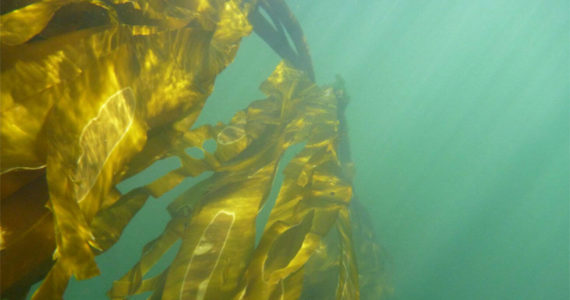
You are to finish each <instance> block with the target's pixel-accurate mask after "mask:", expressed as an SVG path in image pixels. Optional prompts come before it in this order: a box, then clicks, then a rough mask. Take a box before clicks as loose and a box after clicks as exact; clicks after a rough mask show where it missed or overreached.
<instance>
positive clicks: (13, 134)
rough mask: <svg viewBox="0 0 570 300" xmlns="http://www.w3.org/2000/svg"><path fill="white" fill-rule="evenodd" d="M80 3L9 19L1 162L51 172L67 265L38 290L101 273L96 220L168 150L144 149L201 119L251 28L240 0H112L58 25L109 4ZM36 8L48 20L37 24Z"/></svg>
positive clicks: (53, 4)
mask: <svg viewBox="0 0 570 300" xmlns="http://www.w3.org/2000/svg"><path fill="white" fill-rule="evenodd" d="M71 2H73V3H72V4H69V5H67V6H64V4H66V3H68V2H65V1H47V0H46V1H37V2H35V3H32V4H30V5H29V6H26V7H23V8H20V9H17V10H15V11H12V12H9V13H7V14H5V15H3V16H2V20H1V21H2V24H3V25H6V26H2V29H1V30H2V31H1V34H2V37H3V41H6V43H3V44H2V51H1V53H2V54H1V55H2V62H3V64H2V75H1V84H2V111H1V115H2V126H1V128H2V132H1V142H2V145H3V150H2V157H1V159H2V162H3V165H2V166H1V168H2V169H1V170H2V172H3V173H9V172H15V170H26V169H29V168H38V167H46V169H47V183H48V189H49V207H50V209H51V211H52V213H53V216H54V221H55V226H56V229H55V233H56V236H55V237H56V244H57V249H56V252H55V256H54V257H55V258H56V259H57V262H56V266H55V267H54V268H53V269H52V272H51V273H50V275H49V276H48V278H47V279H46V281H45V282H44V284H43V285H42V287H41V288H40V289H39V291H38V293H37V295H36V296H37V297H44V298H50V299H53V298H58V297H60V295H61V293H62V292H63V288H64V287H65V283H66V281H67V278H69V276H70V275H71V274H74V275H75V276H76V277H77V278H79V279H82V278H87V277H90V276H93V275H96V274H97V273H98V270H97V267H96V265H95V262H94V260H93V252H92V249H91V246H90V244H91V245H95V246H97V241H95V240H93V235H92V233H91V231H92V230H91V223H92V219H93V217H94V216H95V215H96V214H97V212H98V211H99V210H100V209H101V208H103V207H106V206H109V205H111V204H113V203H114V202H115V201H117V199H119V195H117V192H116V191H115V190H114V188H113V187H114V185H115V184H116V183H118V182H119V181H120V180H121V179H122V178H123V177H124V176H125V175H126V174H129V170H132V169H141V168H144V167H145V166H147V165H148V164H151V163H152V162H153V161H154V160H156V159H157V158H158V156H154V157H152V158H151V159H148V161H146V162H145V163H144V164H145V165H143V166H141V165H136V164H134V165H133V164H132V163H131V161H132V160H133V161H137V160H136V159H134V157H135V155H138V154H140V153H149V152H153V150H145V149H147V148H148V147H151V148H152V147H153V146H154V145H155V142H154V140H155V139H158V138H157V136H159V135H162V134H164V135H166V136H171V137H174V136H178V135H181V134H183V131H182V130H181V128H184V127H185V128H188V127H189V126H190V125H191V124H192V123H193V122H194V120H195V119H196V117H197V115H198V113H199V111H200V109H201V108H202V106H203V103H204V101H205V99H206V97H207V96H208V95H209V93H210V92H211V90H212V87H213V82H214V78H215V76H216V75H217V74H218V73H219V72H220V71H221V70H222V69H223V68H224V67H225V66H226V65H227V64H228V63H230V62H231V60H232V59H233V57H234V55H235V53H236V50H237V46H238V44H239V41H240V38H241V37H243V36H244V35H247V34H248V33H249V32H250V27H249V25H248V23H247V18H246V13H247V12H246V11H241V10H240V8H239V3H237V2H234V1H211V2H210V1H205V0H203V1H189V2H188V3H191V4H192V5H190V6H189V7H186V6H185V7H180V9H177V5H176V2H172V3H168V5H158V6H155V7H154V8H153V9H152V10H149V9H148V7H147V6H145V7H144V9H143V8H141V9H140V10H137V9H136V7H137V6H136V5H134V7H135V9H134V10H132V9H131V10H126V9H125V5H132V4H133V3H134V4H136V3H135V2H132V3H131V1H117V3H110V4H109V5H104V7H105V10H106V11H107V13H108V17H107V20H108V21H107V22H106V23H105V22H103V23H102V24H97V26H94V27H88V28H79V29H81V30H77V31H71V32H67V31H65V30H63V29H62V30H63V31H61V32H58V31H57V30H56V29H58V28H62V27H61V26H60V25H61V24H65V22H66V19H62V18H63V17H61V15H64V16H65V14H59V15H58V12H59V11H60V10H64V9H67V10H71V11H73V9H76V8H77V9H79V7H81V9H82V10H87V11H89V10H90V9H99V8H96V7H99V6H97V5H101V3H100V2H99V1H71ZM84 3H85V4H88V5H87V6H74V5H76V4H77V5H79V4H84ZM93 3H95V4H96V5H92V4H93ZM152 3H155V4H156V3H157V2H152ZM163 4H164V3H163ZM89 5H91V6H89ZM192 7H196V8H199V10H197V11H192ZM58 9H59V10H58ZM31 12H33V14H31ZM174 12H176V13H174ZM129 14H130V15H129ZM31 15H33V16H36V17H37V18H41V19H42V20H40V21H38V22H37V23H36V24H35V25H34V26H35V27H29V26H28V27H26V24H29V23H30V22H31V20H30V19H29V17H30V16H31ZM56 16H57V17H56ZM144 16H150V17H149V18H146V19H145V18H143V17H144ZM52 17H53V19H52ZM151 17H156V18H159V19H162V20H167V21H165V22H154V21H153V20H152V19H150V18H151ZM137 18H140V19H138V20H137ZM50 19H52V20H51V21H50ZM133 20H137V21H136V23H137V24H139V25H131V24H132V23H131V22H132V21H133ZM193 20H197V22H193V23H192V26H187V27H183V26H184V25H186V24H188V23H189V22H191V21H193ZM141 24H142V25H141ZM42 27H43V28H42ZM19 28H20V29H21V28H27V29H26V30H23V29H22V30H20V29H19ZM54 28H56V29H54ZM36 34H37V36H36V37H35V38H32V37H34V35H36ZM4 37H6V39H4ZM31 38H32V39H31ZM30 39H31V40H30ZM43 39H45V40H43ZM28 40H30V41H29V42H26V41H28ZM10 45H11V46H10ZM35 78H40V80H35ZM159 128H160V129H159ZM185 128H184V129H185ZM147 140H148V143H147ZM167 146H168V144H165V145H163V147H162V149H160V151H158V152H160V153H163V154H164V153H166V152H167V151H168V150H167ZM13 213H17V212H13ZM48 287H49V288H48Z"/></svg>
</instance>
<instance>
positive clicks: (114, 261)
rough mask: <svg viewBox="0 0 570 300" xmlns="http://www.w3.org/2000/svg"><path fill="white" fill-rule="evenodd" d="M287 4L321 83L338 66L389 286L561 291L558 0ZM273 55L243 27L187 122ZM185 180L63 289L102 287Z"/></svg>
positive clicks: (563, 26)
mask: <svg viewBox="0 0 570 300" xmlns="http://www.w3.org/2000/svg"><path fill="white" fill-rule="evenodd" d="M288 3H289V5H290V6H291V7H292V9H293V10H294V12H295V13H296V15H297V17H298V18H299V21H300V23H301V25H302V26H303V28H304V30H305V34H306V36H307V40H308V42H309V44H310V47H311V52H312V55H313V60H314V64H315V69H316V74H317V80H318V82H319V83H328V82H331V81H332V80H333V78H334V75H335V74H337V73H338V74H342V76H343V77H344V78H345V80H346V83H347V88H348V90H349V93H350V95H351V98H352V102H351V104H350V106H349V108H348V110H347V114H348V116H347V118H348V122H349V126H350V132H349V133H350V136H351V143H352V148H353V153H352V155H353V160H354V161H355V163H356V168H357V174H356V182H355V185H356V191H357V193H358V195H359V197H360V199H361V200H362V201H363V202H364V203H365V205H366V206H367V207H368V208H369V212H370V214H371V217H372V219H373V220H374V223H375V229H376V231H377V235H378V239H379V242H380V243H381V244H382V245H383V246H384V247H385V249H386V251H387V253H388V255H389V257H388V258H387V260H388V264H389V274H390V277H391V278H392V284H393V287H394V294H393V297H392V298H393V299H444V300H445V299H461V300H463V299H547V300H557V299H561V300H566V299H569V298H570V296H569V271H568V269H569V223H568V220H569V166H570V161H569V158H570V155H569V120H568V118H569V100H570V90H569V87H570V82H569V79H570V71H569V53H570V47H569V42H570V39H569V37H570V31H569V28H570V23H569V20H570V16H569V14H570V7H569V6H570V5H569V2H568V1H555V0H553V1H527V0H518V1H514V0H512V1H502V0H494V1H491V0H476V1H410V0H406V1H404V0H401V1H384V0H378V1H374V0H344V1H341V0H326V1H325V0H317V1H307V0H294V1H293V0H289V1H288ZM278 60H279V59H278V57H277V56H276V55H275V54H273V53H272V52H271V50H270V49H269V48H268V47H267V46H265V45H264V44H263V42H261V41H260V40H259V38H257V37H255V36H251V37H249V38H247V39H246V40H244V43H243V46H242V47H241V49H240V52H239V54H238V56H237V58H236V61H235V63H234V64H232V65H230V66H229V68H228V69H227V70H226V71H225V72H224V73H223V74H222V75H221V76H220V77H219V79H218V81H217V84H216V90H215V92H214V94H213V96H212V97H211V99H209V100H208V101H209V102H208V103H207V105H206V107H205V111H204V113H203V115H202V116H201V117H200V119H199V123H200V124H203V123H211V122H214V121H218V120H220V121H227V120H229V118H230V117H231V116H232V115H233V113H234V112H235V111H237V110H239V109H241V108H243V107H245V106H246V105H247V104H248V103H249V102H250V101H251V100H253V99H257V98H260V97H261V94H260V92H259V91H258V90H257V87H258V85H259V83H261V82H262V81H263V80H264V79H265V78H266V77H267V76H268V75H269V74H270V72H271V71H272V69H273V68H274V66H275V65H276V64H277V62H278ZM174 167H175V164H173V162H172V161H167V162H163V163H162V164H161V165H159V166H154V167H153V168H154V169H153V172H165V171H166V170H168V169H170V168H174ZM153 172H148V173H145V174H151V173H153ZM145 176H150V175H144V176H141V177H138V178H137V180H138V181H130V182H127V183H125V184H123V189H125V190H126V189H128V188H129V186H133V185H140V184H141V183H143V182H145V180H146V181H149V180H150V177H148V178H145ZM191 182H193V181H192V180H188V181H187V182H185V183H186V184H190V183H191ZM182 189H184V187H181V188H178V189H176V190H174V191H172V192H171V193H169V194H167V195H166V196H165V197H164V199H160V200H152V201H149V202H148V203H147V205H146V207H145V208H144V209H143V211H142V212H141V213H140V214H139V215H138V216H137V217H136V219H135V220H134V221H133V224H131V225H130V226H129V227H128V228H127V230H126V232H125V236H124V238H123V239H122V240H121V241H120V242H119V243H118V244H117V245H116V246H114V247H113V248H112V249H111V250H110V251H109V252H107V253H105V254H104V255H101V256H99V257H98V259H97V260H98V262H99V264H100V265H101V269H102V271H103V274H104V275H103V276H100V277H98V278H94V279H91V280H87V281H83V282H77V281H73V282H72V283H71V284H70V286H69V289H68V291H67V292H66V299H104V297H105V296H104V295H105V292H106V291H107V290H108V289H109V288H110V284H111V282H112V281H113V280H116V279H118V278H119V277H120V276H122V275H123V274H124V273H125V272H126V271H127V270H128V269H129V268H130V267H131V266H132V265H133V264H134V263H135V262H136V261H137V260H138V258H139V256H140V249H141V248H142V246H143V245H144V244H145V243H146V242H148V241H149V240H151V239H152V238H154V237H155V236H157V235H158V234H159V233H160V232H161V231H162V229H163V226H164V224H165V222H166V220H167V219H168V215H167V213H166V211H165V210H164V207H165V206H166V204H167V203H168V201H169V200H170V199H172V198H173V197H174V196H175V195H176V193H177V192H180V191H181V190H182Z"/></svg>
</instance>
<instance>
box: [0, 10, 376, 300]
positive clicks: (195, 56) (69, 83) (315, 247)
mask: <svg viewBox="0 0 570 300" xmlns="http://www.w3.org/2000/svg"><path fill="white" fill-rule="evenodd" d="M268 2H276V3H279V5H284V3H282V2H281V1H278V0H277V1H268ZM22 5H25V6H22ZM266 5H267V4H266ZM7 6H8V7H10V9H12V10H11V11H8V12H4V11H3V15H2V17H1V19H0V21H1V25H2V29H1V31H0V33H1V37H2V53H1V55H2V56H1V58H2V66H1V68H2V74H1V80H2V82H1V84H2V108H1V109H2V110H1V113H2V129H1V138H2V140H1V142H2V151H1V159H2V166H1V168H2V169H1V172H2V224H1V225H2V240H1V241H2V245H1V249H2V253H1V255H2V260H1V261H2V295H3V297H7V298H17V297H20V296H22V295H25V294H26V292H27V290H28V288H29V286H30V285H31V284H32V283H33V282H35V281H37V280H39V279H43V278H45V279H44V281H43V283H42V285H41V286H40V288H39V289H38V290H37V291H36V292H35V294H34V299H58V298H61V297H62V295H63V292H64V290H65V287H66V285H67V282H68V280H69V278H70V277H71V276H72V275H73V276H75V277H76V278H78V279H84V278H89V277H92V276H95V275H98V274H99V271H98V268H97V265H96V263H95V261H94V256H95V255H96V254H98V253H100V252H101V251H105V250H106V249H108V248H109V247H111V246H112V245H113V244H115V243H116V242H117V241H118V239H119V237H120V235H121V232H122V230H123V229H124V228H125V226H126V225H127V224H128V223H129V221H130V219H131V218H132V217H133V216H134V215H135V214H136V212H137V211H138V210H139V209H140V208H141V207H142V206H143V205H144V203H145V202H146V200H147V199H148V197H149V196H153V197H160V196H161V195H162V194H164V193H165V192H167V191H169V190H171V189H172V188H174V187H175V186H177V185H178V184H179V183H181V182H182V180H183V179H185V178H187V177H194V176H198V175H200V174H202V173H203V172H206V171H209V172H213V175H211V176H210V177H208V178H207V179H205V180H203V181H201V182H199V183H197V184H196V185H193V186H191V187H190V188H189V189H188V190H186V191H185V192H184V193H182V195H180V196H179V197H178V198H177V199H176V200H174V201H173V202H172V203H171V204H170V206H169V212H170V215H171V217H172V218H171V221H170V222H169V223H168V225H167V226H166V228H165V230H164V232H163V233H162V234H161V235H160V236H159V237H157V238H156V239H155V240H153V241H152V242H150V243H149V244H147V245H146V246H145V248H144V249H143V251H142V256H141V259H140V261H139V262H138V263H137V264H136V265H135V266H134V267H133V268H132V269H131V270H130V271H129V272H128V273H127V274H126V275H125V276H124V277H122V278H120V279H118V280H117V281H115V283H114V285H113V287H112V289H111V290H110V291H109V293H108V295H109V297H110V298H112V299H125V298H127V297H129V296H130V295H134V294H138V293H142V292H148V291H152V296H151V299H297V298H303V299H316V298H319V299H330V298H335V297H336V298H337V299H358V298H359V297H360V296H362V298H365V299H378V298H379V297H380V296H382V295H383V294H384V292H385V288H386V286H385V284H384V281H383V279H382V276H383V273H382V271H383V266H382V264H381V260H380V256H379V247H378V245H377V244H376V243H375V242H374V240H373V233H372V232H371V231H370V225H369V224H367V223H365V222H363V220H365V218H364V217H361V216H360V215H362V214H363V213H364V212H363V210H362V209H361V208H360V206H359V205H355V204H352V205H351V200H352V201H353V202H354V201H355V200H353V198H354V196H353V190H352V183H351V180H352V178H351V175H350V174H351V172H350V170H351V169H352V166H351V162H350V160H349V155H346V154H345V155H343V154H342V153H341V152H343V151H345V152H346V150H345V149H346V148H347V146H346V145H347V144H348V141H347V137H346V127H345V124H344V117H343V113H344V107H345V105H346V103H347V100H348V98H347V96H346V93H345V92H344V89H343V87H342V86H341V85H340V84H337V85H334V86H325V87H319V86H317V85H315V84H314V82H313V81H312V73H311V72H309V74H307V72H305V71H304V70H299V69H297V68H295V67H293V66H292V64H290V63H287V62H282V63H280V64H279V65H278V66H277V67H276V69H275V71H274V72H273V74H272V75H271V76H270V77H269V78H268V79H267V80H266V82H264V83H263V84H262V85H261V90H262V91H263V92H264V93H265V94H266V96H267V98H265V99H263V100H258V101H255V102H253V103H252V104H250V105H249V106H248V107H247V108H246V109H244V110H242V111H239V112H237V113H236V114H235V115H234V117H233V118H232V120H231V121H230V122H229V124H221V123H220V124H217V125H211V126H210V125H206V126H202V127H199V128H196V129H193V130H188V128H190V127H191V126H192V124H193V123H194V121H195V120H196V118H197V116H198V114H199V113H200V110H201V108H202V107H203V104H204V101H205V100H206V98H207V97H208V95H209V94H210V92H211V91H212V88H213V83H214V79H215V77H216V75H217V74H218V73H219V72H220V71H221V70H223V69H224V68H225V67H226V66H227V65H228V64H229V63H230V62H231V61H232V60H233V58H234V55H235V53H236V51H237V48H238V46H239V42H240V39H241V38H242V37H243V36H245V35H247V34H249V33H250V31H251V26H250V24H249V22H248V15H249V14H250V11H255V10H256V9H257V7H256V4H255V3H253V2H247V3H242V2H240V1H233V0H228V1H223V0H212V1H207V0H198V1H192V0H189V1H184V2H180V1H166V2H164V1H148V2H147V1H134V0H133V1H128V0H127V1H125V0H121V1H105V2H100V1H96V0H92V1H89V0H87V1H76V0H75V1H71V0H70V1H49V0H44V1H35V2H33V3H31V4H30V3H28V2H25V3H24V2H20V1H12V2H11V3H9V5H7ZM77 14H80V15H83V16H85V18H84V19H82V18H72V17H70V16H73V15H77ZM207 141H215V143H216V148H215V151H214V152H212V153H210V152H208V151H206V150H205V149H204V148H205V143H206V142H207ZM300 143H303V144H304V148H303V149H302V150H301V151H300V152H299V153H298V154H297V155H296V156H295V157H294V158H293V159H292V160H291V162H290V163H289V164H288V165H287V166H286V167H285V170H284V179H283V184H282V186H281V188H280V190H279V194H278V197H277V200H276V203H275V205H274V207H273V209H272V210H271V213H270V216H269V220H268V222H267V224H266V225H265V229H264V232H263V235H262V237H261V240H260V242H259V245H257V247H256V246H255V230H256V228H255V219H256V217H257V214H258V213H259V211H260V208H261V207H262V206H263V205H264V203H265V201H266V200H267V198H268V195H269V192H270V190H271V188H272V185H273V184H274V182H275V180H274V177H275V176H276V172H277V166H278V164H279V161H280V159H281V157H282V155H283V153H284V152H285V151H286V150H287V149H288V148H289V147H291V146H292V145H296V144H300ZM343 145H344V146H343ZM190 148H192V149H200V150H202V152H203V156H201V157H200V158H196V157H193V156H190V155H189V154H188V153H187V152H186V150H187V149H190ZM343 149H344V150H343ZM173 156H175V157H178V158H179V159H180V161H181V163H182V166H181V167H180V168H178V169H176V170H174V171H172V172H170V173H168V174H166V175H165V176H163V177H161V178H159V179H157V180H156V181H154V182H152V183H150V184H148V185H146V186H142V187H139V188H137V189H134V190H132V191H130V192H128V193H126V194H124V195H122V194H121V193H120V192H119V191H118V190H117V189H116V188H115V185H116V184H118V183H119V182H121V181H123V180H124V179H126V178H129V177H131V176H133V175H135V174H137V173H139V172H141V171H142V170H144V169H145V168H146V167H148V166H150V165H151V164H152V163H154V162H155V161H157V160H160V159H164V158H167V157H173ZM44 205H46V206H47V207H48V209H45V207H44ZM355 214H357V215H358V217H357V218H356V219H355V218H353V220H352V221H351V215H355ZM353 235H354V236H356V237H358V243H356V244H355V243H354V241H353V238H352V236H353ZM178 240H181V241H182V244H181V247H180V249H179V251H178V254H177V255H176V257H175V259H174V261H173V262H172V263H171V264H170V266H168V267H167V268H165V269H164V270H163V271H162V272H161V273H160V274H159V275H157V276H154V277H151V278H146V277H145V275H146V273H147V272H148V271H149V270H150V269H151V268H152V267H153V266H154V265H155V264H156V263H157V262H158V260H159V259H160V258H161V257H162V255H164V254H165V253H166V251H168V249H169V248H170V247H171V246H172V245H173V244H174V243H175V242H176V241H178ZM52 254H53V259H52ZM357 256H358V264H359V265H361V266H362V267H361V268H360V269H361V272H359V271H358V268H357ZM46 274H47V275H46ZM359 281H360V286H359ZM335 287H336V288H335ZM361 293H362V295H360V294H361Z"/></svg>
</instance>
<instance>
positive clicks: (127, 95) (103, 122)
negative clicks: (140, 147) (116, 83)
mask: <svg viewBox="0 0 570 300" xmlns="http://www.w3.org/2000/svg"><path fill="white" fill-rule="evenodd" d="M135 111H136V102H135V99H134V95H133V91H132V89H131V88H125V89H122V90H120V91H118V92H116V93H115V94H113V95H112V96H111V97H109V98H108V99H107V100H106V101H105V103H104V104H103V105H102V106H101V108H100V109H99V112H98V113H97V116H95V117H94V118H93V119H91V120H89V122H88V123H87V125H85V127H84V128H83V130H82V132H81V134H80V136H79V147H80V151H81V154H80V155H79V159H78V160H77V168H76V171H75V176H74V180H75V181H77V182H78V184H77V190H76V191H75V194H76V195H75V198H76V199H77V202H81V201H83V199H84V198H85V196H86V195H87V193H89V191H90V190H91V188H92V187H93V185H94V184H95V181H96V180H97V178H98V177H99V174H100V173H101V170H102V168H103V166H104V165H105V163H106V162H107V159H109V156H110V155H111V153H112V152H113V151H114V150H115V148H116V147H117V145H118V144H119V143H120V142H121V140H122V139H123V138H124V137H125V135H126V134H127V132H128V130H129V128H130V127H131V126H132V125H133V121H134V118H135ZM102 137H103V138H102Z"/></svg>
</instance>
